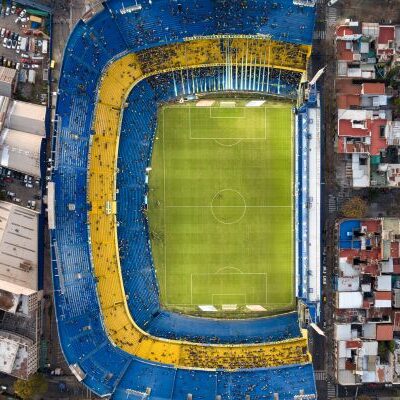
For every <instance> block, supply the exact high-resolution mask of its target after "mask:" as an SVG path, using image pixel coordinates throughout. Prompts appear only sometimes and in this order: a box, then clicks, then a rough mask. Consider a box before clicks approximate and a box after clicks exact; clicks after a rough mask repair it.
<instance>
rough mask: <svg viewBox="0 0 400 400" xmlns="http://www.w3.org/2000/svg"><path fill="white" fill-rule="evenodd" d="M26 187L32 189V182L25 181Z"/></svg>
mask: <svg viewBox="0 0 400 400" xmlns="http://www.w3.org/2000/svg"><path fill="white" fill-rule="evenodd" d="M25 187H27V188H29V189H32V188H33V185H32V183H30V182H28V183H25Z"/></svg>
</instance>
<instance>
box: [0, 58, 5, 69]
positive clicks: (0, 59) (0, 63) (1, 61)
mask: <svg viewBox="0 0 400 400" xmlns="http://www.w3.org/2000/svg"><path fill="white" fill-rule="evenodd" d="M3 62H4V56H0V66H1V67H2V66H3Z"/></svg>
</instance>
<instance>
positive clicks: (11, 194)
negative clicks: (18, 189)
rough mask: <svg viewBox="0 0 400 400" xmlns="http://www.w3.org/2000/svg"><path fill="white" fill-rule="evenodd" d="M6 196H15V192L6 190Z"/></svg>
mask: <svg viewBox="0 0 400 400" xmlns="http://www.w3.org/2000/svg"><path fill="white" fill-rule="evenodd" d="M7 196H8V197H15V193H14V192H10V191H8V192H7Z"/></svg>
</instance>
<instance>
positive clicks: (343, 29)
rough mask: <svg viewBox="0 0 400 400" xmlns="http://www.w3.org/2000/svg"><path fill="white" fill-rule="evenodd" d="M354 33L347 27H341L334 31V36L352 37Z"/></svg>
mask: <svg viewBox="0 0 400 400" xmlns="http://www.w3.org/2000/svg"><path fill="white" fill-rule="evenodd" d="M353 34H354V32H353V30H352V29H351V28H349V27H348V26H344V25H341V26H339V27H338V28H337V29H336V36H339V37H342V36H347V35H353Z"/></svg>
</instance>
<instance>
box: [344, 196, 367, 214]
mask: <svg viewBox="0 0 400 400" xmlns="http://www.w3.org/2000/svg"><path fill="white" fill-rule="evenodd" d="M366 213H367V203H366V202H365V201H364V200H363V199H362V198H361V197H353V198H351V199H350V200H348V201H347V202H346V203H345V204H344V205H343V207H342V214H343V216H344V217H346V218H362V217H364V216H365V214H366Z"/></svg>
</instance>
